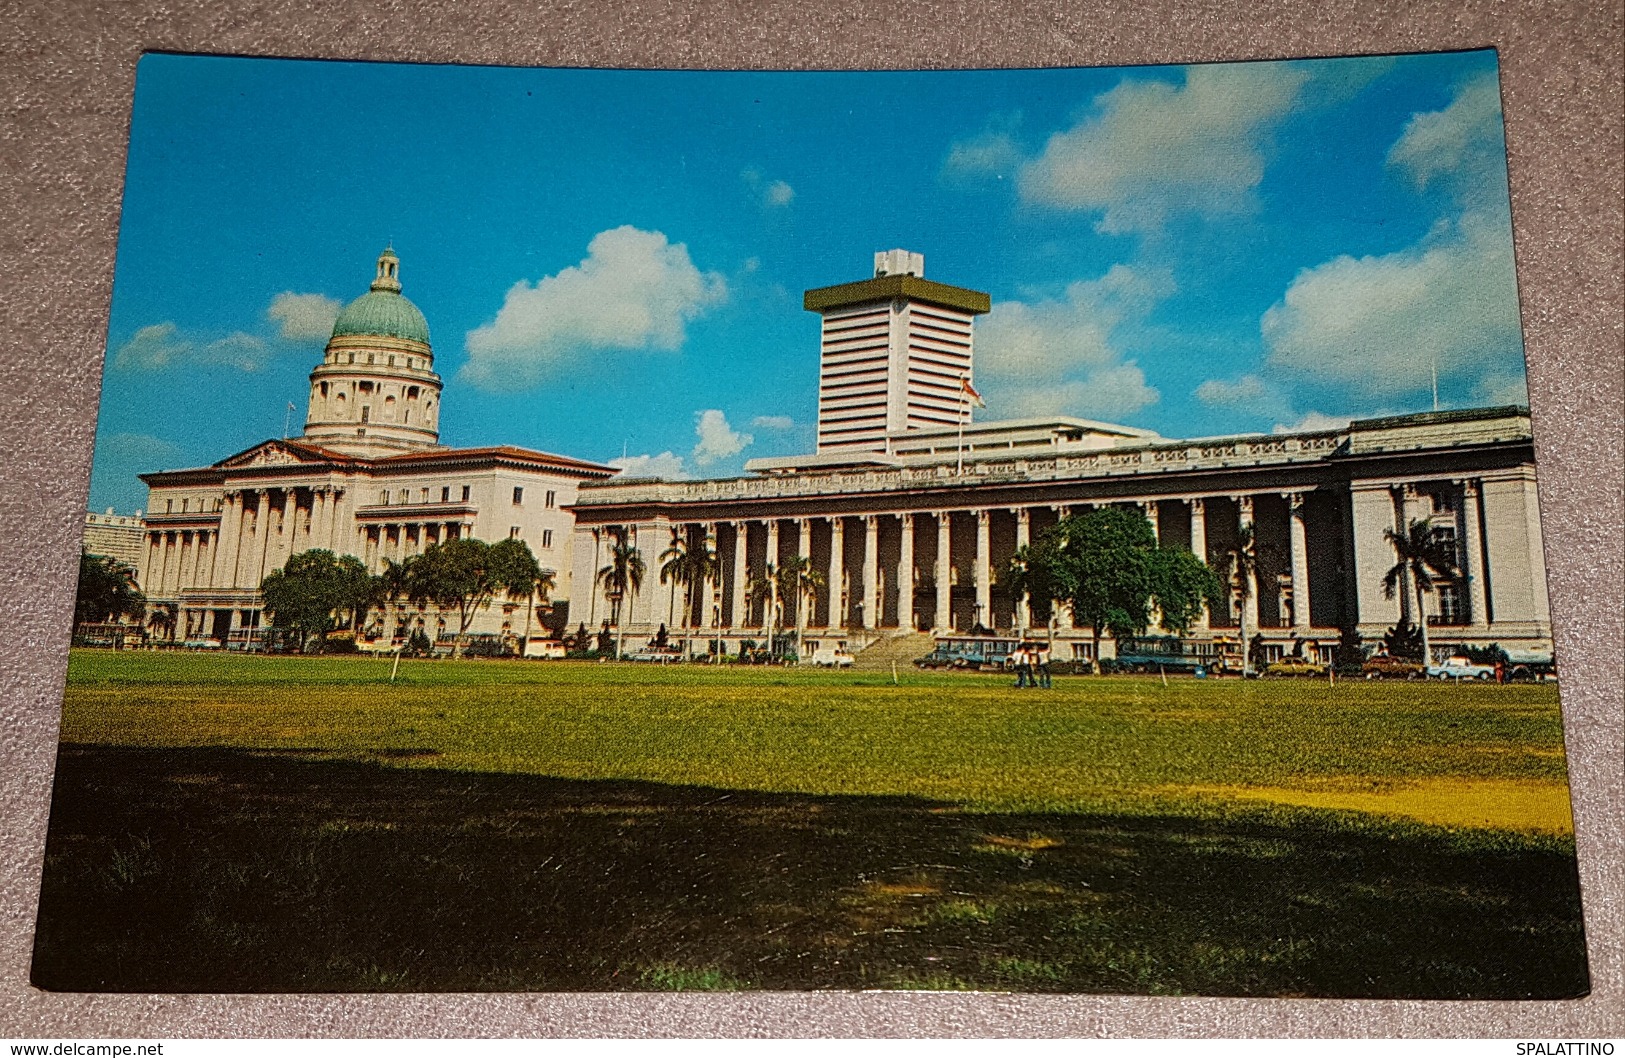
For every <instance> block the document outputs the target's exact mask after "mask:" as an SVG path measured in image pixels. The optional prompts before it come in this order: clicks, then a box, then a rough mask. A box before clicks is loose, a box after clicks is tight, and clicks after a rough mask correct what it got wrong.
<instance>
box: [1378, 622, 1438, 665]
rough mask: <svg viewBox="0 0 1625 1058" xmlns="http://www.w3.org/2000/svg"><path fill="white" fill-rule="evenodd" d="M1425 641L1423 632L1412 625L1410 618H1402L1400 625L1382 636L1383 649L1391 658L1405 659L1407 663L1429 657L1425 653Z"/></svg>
mask: <svg viewBox="0 0 1625 1058" xmlns="http://www.w3.org/2000/svg"><path fill="white" fill-rule="evenodd" d="M1425 642H1426V641H1425V640H1423V638H1422V633H1421V630H1419V629H1418V628H1417V627H1416V626H1415V625H1413V624H1411V619H1410V618H1409V617H1403V616H1402V617H1400V619H1399V623H1398V624H1396V625H1394V626H1393V627H1392V628H1390V629H1388V631H1386V632H1384V633H1383V636H1382V649H1383V650H1385V651H1387V652H1388V655H1389V656H1390V657H1395V658H1403V659H1405V660H1406V661H1422V659H1423V658H1425V657H1426V656H1427V655H1426V654H1425V653H1424V649H1425Z"/></svg>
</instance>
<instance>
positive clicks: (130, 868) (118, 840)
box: [35, 652, 1586, 996]
mask: <svg viewBox="0 0 1625 1058" xmlns="http://www.w3.org/2000/svg"><path fill="white" fill-rule="evenodd" d="M899 675H900V679H899V682H898V684H896V685H894V684H893V683H892V680H891V678H890V676H889V675H884V676H877V675H874V674H853V673H834V672H803V671H797V670H782V669H712V668H706V667H691V668H657V667H640V666H628V665H593V664H551V663H549V664H537V663H531V664H522V663H494V662H466V663H453V662H432V663H430V662H419V663H413V662H406V663H404V664H403V665H402V667H401V670H400V674H399V678H398V680H397V681H396V682H395V683H393V684H391V683H390V682H389V679H388V677H389V666H388V663H387V662H379V661H372V660H359V659H300V658H287V659H270V658H244V657H224V656H213V655H165V654H111V653H100V652H82V653H75V654H74V656H73V657H72V659H71V661H70V670H69V685H68V694H67V700H66V706H65V709H64V716H63V725H62V738H63V742H64V750H63V754H62V758H61V763H60V765H59V774H58V781H57V794H56V803H55V805H54V808H53V816H52V825H51V835H50V841H49V846H48V849H47V864H46V874H45V886H44V895H43V897H42V911H41V928H40V933H39V941H38V948H37V952H36V966H35V977H36V981H37V982H38V983H40V984H41V985H42V986H44V987H51V988H69V989H72V988H90V989H111V990H119V989H130V990H143V991H150V990H158V991H162V990H204V991H219V990H330V989H375V990H402V989H426V990H438V989H465V988H499V989H504V988H505V989H514V988H520V989H525V988H533V989H629V988H648V989H660V988H735V987H765V988H852V987H860V988H861V987H886V988H913V987H921V988H965V987H974V988H992V989H1015V990H1039V991H1074V990H1082V991H1097V992H1099V991H1107V992H1196V993H1205V994H1249V995H1271V994H1275V995H1279V994H1309V995H1403V996H1423V995H1427V996H1432V995H1438V996H1559V995H1574V994H1578V993H1582V992H1584V991H1585V988H1586V971H1585V958H1584V949H1583V939H1582V934H1581V929H1580V919H1579V897H1578V887H1577V878H1576V872H1575V861H1574V852H1573V843H1572V838H1571V837H1570V823H1569V809H1568V800H1567V787H1566V778H1565V773H1564V765H1563V755H1562V729H1561V723H1560V716H1559V712H1558V707H1557V698H1556V691H1555V689H1554V688H1550V687H1536V686H1515V687H1497V686H1448V685H1438V684H1434V685H1427V686H1419V685H1407V684H1381V683H1364V682H1340V683H1338V684H1337V685H1336V686H1335V687H1334V686H1329V685H1327V684H1325V683H1322V682H1295V681H1279V682H1276V681H1254V682H1249V683H1245V684H1244V683H1239V682H1236V681H1228V682H1222V681H1214V680H1209V681H1196V680H1188V679H1185V680H1170V681H1169V682H1168V684H1167V685H1166V686H1164V685H1163V683H1162V682H1161V681H1160V680H1158V679H1157V678H1155V677H1151V678H1144V677H1122V678H1100V677H1076V678H1066V679H1060V680H1057V682H1056V686H1055V688H1054V689H1053V690H1051V691H1022V692H1017V691H1015V690H1013V689H1012V688H1011V687H1010V686H1009V684H1008V681H1007V680H1005V679H1003V678H1000V677H997V676H966V675H960V674H940V675H936V674H923V673H916V672H904V673H900V674H899Z"/></svg>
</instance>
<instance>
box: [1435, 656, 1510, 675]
mask: <svg viewBox="0 0 1625 1058" xmlns="http://www.w3.org/2000/svg"><path fill="white" fill-rule="evenodd" d="M1428 679H1430V680H1493V679H1495V666H1494V665H1480V664H1478V663H1477V662H1475V661H1472V660H1471V659H1469V658H1468V657H1467V655H1465V654H1456V655H1454V656H1452V657H1450V658H1449V659H1447V660H1446V661H1445V663H1444V664H1443V665H1429V666H1428Z"/></svg>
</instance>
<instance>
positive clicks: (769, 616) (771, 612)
mask: <svg viewBox="0 0 1625 1058" xmlns="http://www.w3.org/2000/svg"><path fill="white" fill-rule="evenodd" d="M745 597H746V598H747V599H749V600H750V601H751V602H753V603H754V602H756V601H757V600H761V601H762V603H763V606H762V616H763V621H762V623H763V624H764V625H765V626H766V628H767V654H768V657H770V658H771V657H772V656H773V626H774V625H775V624H776V623H777V621H778V616H779V568H778V567H777V566H775V565H774V564H773V563H771V562H768V563H766V564H764V565H763V567H762V569H761V572H759V573H754V574H752V575H751V576H750V578H749V586H748V587H747V588H746V589H745Z"/></svg>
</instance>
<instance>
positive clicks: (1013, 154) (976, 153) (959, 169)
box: [942, 128, 1022, 179]
mask: <svg viewBox="0 0 1625 1058" xmlns="http://www.w3.org/2000/svg"><path fill="white" fill-rule="evenodd" d="M1021 161H1022V152H1021V146H1020V145H1019V144H1018V143H1017V142H1016V139H1015V137H1014V136H1012V135H1011V134H1010V132H1009V131H1008V130H1006V129H1002V128H991V129H984V130H983V131H981V132H978V133H977V134H976V135H974V136H972V137H970V138H969V139H964V140H960V141H958V142H957V143H955V144H954V145H953V146H951V147H949V148H948V158H947V160H946V161H944V162H943V163H942V172H943V175H944V176H947V177H950V178H959V179H974V178H977V177H983V176H997V177H1000V178H1003V177H1005V176H1008V175H1010V174H1011V173H1012V172H1014V171H1015V168H1016V166H1017V165H1019V164H1020V163H1021Z"/></svg>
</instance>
